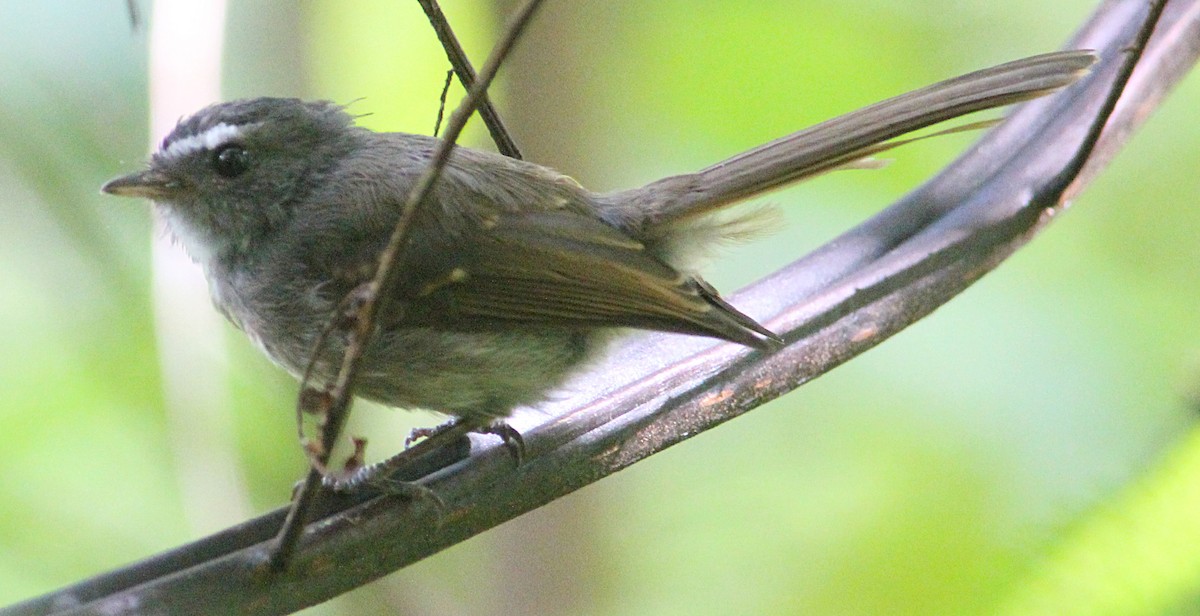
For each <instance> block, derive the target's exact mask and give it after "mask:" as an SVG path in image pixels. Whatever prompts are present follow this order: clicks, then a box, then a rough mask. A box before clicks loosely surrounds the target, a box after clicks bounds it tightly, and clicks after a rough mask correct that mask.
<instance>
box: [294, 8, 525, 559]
mask: <svg viewBox="0 0 1200 616" xmlns="http://www.w3.org/2000/svg"><path fill="white" fill-rule="evenodd" d="M541 4H542V2H541V0H527V1H526V2H525V4H524V5H522V6H521V7H520V8H519V9H517V11H516V13H514V15H513V17H512V19H511V20H510V21H509V24H508V26H507V27H506V28H505V31H504V34H503V35H502V37H501V38H500V40H499V41H497V42H496V45H495V47H493V49H492V53H491V54H490V55H489V56H488V59H487V61H486V62H485V63H484V65H483V69H482V71H481V72H480V74H479V76H478V80H477V81H476V82H475V83H474V84H473V85H472V86H471V87H470V88H469V89H468V90H467V96H466V97H465V98H463V101H462V103H460V104H459V106H458V108H457V109H455V110H454V113H453V114H451V115H450V120H449V121H448V122H447V123H446V134H445V136H444V137H443V138H442V141H441V143H439V144H438V148H437V150H436V151H434V153H433V156H432V157H431V159H430V161H429V163H428V166H427V167H426V169H425V172H424V173H423V174H421V177H420V178H418V179H417V182H416V184H415V185H414V186H413V188H412V190H411V191H410V192H409V194H408V200H407V201H406V202H405V204H404V209H403V210H401V213H400V219H399V220H398V221H397V222H396V227H395V229H394V230H393V231H392V235H391V238H390V239H389V240H388V244H387V247H385V248H384V249H383V252H382V253H380V256H379V267H378V269H377V270H376V272H375V276H374V278H373V279H372V280H371V281H370V282H369V283H367V284H366V286H365V287H360V288H359V289H356V290H355V291H353V293H355V294H359V293H361V296H360V298H361V304H359V306H358V310H357V313H356V315H355V318H354V319H353V320H352V323H353V327H354V329H353V332H352V336H351V338H350V342H349V344H347V346H346V351H345V355H344V356H343V359H342V365H341V368H340V370H339V371H338V375H337V378H336V379H335V381H334V383H333V386H332V388H331V389H330V390H329V391H327V392H326V391H325V390H324V389H321V390H319V391H318V392H317V393H318V394H319V395H321V396H322V397H324V396H325V395H327V396H328V398H327V400H328V410H327V413H326V415H325V422H324V425H323V426H322V431H321V449H320V451H318V452H316V454H315V456H316V463H315V464H313V468H311V469H310V470H309V472H308V475H307V477H305V480H304V485H303V486H302V488H301V490H300V493H299V494H298V495H297V496H296V499H295V500H294V501H293V503H292V509H291V511H290V512H289V513H288V517H287V520H286V521H285V522H284V526H283V528H282V529H280V532H279V539H278V542H277V543H276V546H275V549H274V550H272V552H271V557H270V566H271V568H272V569H274V570H276V571H279V570H282V569H284V568H286V567H287V563H288V562H289V561H290V560H291V557H292V553H293V552H294V550H295V548H296V544H297V541H298V540H299V538H300V533H301V532H302V531H303V528H304V524H305V521H306V520H307V516H308V511H309V510H310V509H311V508H312V506H313V504H314V502H315V501H316V498H317V496H318V494H319V493H320V490H321V480H322V471H321V469H323V468H324V467H325V466H327V465H328V462H329V455H330V453H331V451H332V449H333V444H334V443H335V442H336V441H337V437H338V435H339V434H341V431H342V427H343V426H344V425H345V423H346V420H347V419H348V418H349V416H350V403H351V401H352V399H353V392H354V381H355V377H356V375H357V373H358V369H359V366H360V365H361V363H362V356H363V351H365V350H366V347H367V345H368V344H370V342H371V339H372V335H373V334H374V328H375V325H374V324H375V319H376V315H378V314H379V312H380V311H381V310H382V309H383V308H384V307H385V306H390V305H391V304H390V302H392V297H391V295H392V289H394V288H395V287H396V283H397V281H398V280H399V279H400V275H401V272H403V271H404V268H403V267H399V265H400V264H399V255H400V252H401V250H402V249H403V248H404V247H405V245H407V242H408V235H409V231H410V229H411V228H412V221H413V220H415V218H416V215H417V213H418V212H419V211H420V209H421V208H422V207H423V203H424V202H425V200H426V198H427V197H428V196H429V193H430V191H431V190H432V189H433V185H434V182H436V181H437V178H438V176H439V175H440V174H441V172H442V169H443V168H444V167H445V166H446V162H447V161H449V160H450V152H451V151H453V149H454V143H455V141H457V140H458V137H459V135H460V134H461V133H462V130H463V127H465V126H466V124H467V120H468V119H470V117H471V114H472V113H474V111H475V108H476V106H477V105H478V104H479V103H480V101H482V100H483V99H484V96H485V94H486V92H487V88H488V86H490V85H491V83H492V80H493V79H494V78H495V77H496V72H497V71H499V70H500V65H501V64H502V63H503V62H504V60H505V58H507V57H508V54H509V52H511V51H512V49H513V46H514V45H515V44H516V42H517V40H518V39H519V38H520V36H521V33H522V32H524V30H525V27H526V26H527V25H528V24H529V22H530V20H531V19H532V18H533V15H534V13H535V12H536V11H537V9H538V7H539V6H541ZM333 318H335V319H339V318H343V315H341V314H335V315H334V316H333ZM320 352H321V349H317V350H315V351H314V355H319V354H320ZM311 392H313V389H312V388H311V386H310V385H308V384H307V383H302V384H301V394H300V399H301V400H300V402H299V403H300V404H303V402H304V400H305V398H306V394H309V393H311Z"/></svg>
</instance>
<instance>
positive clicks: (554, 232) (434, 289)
mask: <svg viewBox="0 0 1200 616" xmlns="http://www.w3.org/2000/svg"><path fill="white" fill-rule="evenodd" d="M455 243H456V244H457V245H455V246H447V247H445V250H446V252H441V251H436V253H437V254H455V255H457V256H456V258H455V263H454V264H453V265H452V266H451V267H446V268H442V271H441V273H440V274H439V275H438V276H435V277H432V278H427V280H426V282H424V283H423V284H421V285H419V286H417V287H415V288H414V287H410V289H409V291H408V292H409V293H410V294H411V295H410V298H411V302H412V308H413V309H412V311H411V312H409V319H406V320H412V321H416V322H421V321H426V320H428V321H429V322H431V323H437V324H440V325H442V326H455V327H471V326H472V324H475V323H481V322H495V321H509V322H521V323H530V324H537V323H544V324H553V325H560V326H567V327H580V328H588V327H621V326H625V327H640V328H646V329H658V330H664V331H675V332H682V333H689V334H698V335H704V336H713V337H717V338H723V339H726V340H731V341H734V342H738V343H741V344H746V345H750V346H756V347H762V346H767V345H769V344H770V343H771V342H772V341H774V340H777V339H776V338H775V336H774V334H772V333H771V332H770V331H769V330H767V329H765V328H764V327H762V326H761V325H759V324H758V323H756V322H755V321H754V320H753V319H751V318H750V317H747V316H746V315H744V314H742V313H741V312H738V311H737V310H736V309H734V308H733V307H732V306H730V305H729V304H727V303H726V302H725V301H724V300H722V299H720V298H719V297H718V296H717V295H716V293H715V292H714V291H713V290H712V288H711V287H709V286H708V285H707V284H705V283H704V282H703V281H700V280H698V279H696V278H694V277H692V276H688V275H686V274H683V273H681V272H679V271H677V270H675V269H674V268H672V267H671V266H669V265H667V264H666V263H664V262H662V261H661V260H659V259H658V258H656V257H655V256H654V255H652V254H650V253H648V252H647V251H646V249H645V247H644V246H643V245H642V244H641V243H640V242H638V241H636V240H634V239H633V238H631V237H629V236H627V235H625V234H624V233H622V232H621V231H619V230H617V229H615V228H613V227H611V226H609V225H607V224H605V223H604V222H602V221H600V220H597V219H595V218H592V217H590V216H587V215H584V214H580V213H576V212H571V211H566V210H560V211H551V212H544V211H543V212H533V213H512V214H504V215H501V216H499V217H497V218H495V219H493V220H492V221H490V223H489V224H486V225H482V226H480V227H479V229H478V230H477V231H474V232H472V233H470V234H468V235H466V236H462V237H458V238H456V239H455Z"/></svg>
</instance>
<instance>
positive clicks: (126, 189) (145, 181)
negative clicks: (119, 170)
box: [100, 169, 182, 200]
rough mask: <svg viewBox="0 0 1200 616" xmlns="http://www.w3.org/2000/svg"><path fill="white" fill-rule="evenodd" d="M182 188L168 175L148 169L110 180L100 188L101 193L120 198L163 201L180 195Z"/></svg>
mask: <svg viewBox="0 0 1200 616" xmlns="http://www.w3.org/2000/svg"><path fill="white" fill-rule="evenodd" d="M181 187H182V186H181V184H180V183H179V182H178V181H177V180H174V179H171V178H170V177H168V176H167V174H165V173H163V172H161V171H155V170H154V169H147V170H146V171H139V172H137V173H130V174H129V175H124V176H121V177H119V178H117V179H115V180H110V181H109V182H108V183H107V184H105V185H104V186H101V187H100V191H101V192H105V193H108V194H110V195H117V196H118V197H144V198H146V199H153V200H162V199H168V198H170V197H172V196H173V195H177V194H179V189H180V188H181Z"/></svg>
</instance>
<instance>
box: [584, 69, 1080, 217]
mask: <svg viewBox="0 0 1200 616" xmlns="http://www.w3.org/2000/svg"><path fill="white" fill-rule="evenodd" d="M1095 61H1096V56H1095V55H1094V54H1093V53H1092V52H1090V51H1062V52H1054V53H1047V54H1043V55H1038V56H1032V57H1029V58H1025V59H1022V60H1016V61H1014V62H1008V63H1006V64H1001V65H999V66H994V67H991V68H987V69H983V70H980V71H975V72H973V73H968V74H966V75H962V76H960V77H955V78H953V79H948V80H946V81H942V82H940V83H936V84H933V85H930V86H927V87H924V88H921V89H919V90H914V91H912V92H908V93H906V94H901V95H899V96H896V97H894V98H889V99H887V100H885V101H881V102H878V103H875V104H874V105H870V106H868V107H864V108H862V109H859V110H857V111H852V112H850V113H847V114H845V115H842V116H839V117H836V118H833V119H832V120H828V121H825V122H822V123H820V124H817V125H815V126H811V127H809V128H806V129H804V130H801V131H799V132H796V133H792V134H791V135H788V136H786V137H782V138H779V139H776V140H775V141H771V142H770V143H766V144H764V145H761V146H759V147H757V148H754V149H752V150H748V151H746V152H743V153H741V154H738V155H737V156H734V157H732V158H729V159H726V160H724V161H721V162H719V163H717V164H715V165H712V166H710V167H708V168H706V169H703V170H701V171H698V172H696V173H691V174H686V175H677V176H671V177H667V178H664V179H662V180H658V181H656V182H653V183H650V184H647V185H646V186H643V187H641V188H636V189H633V190H629V191H623V192H620V193H612V194H610V195H607V197H608V199H606V200H607V201H608V204H609V205H610V206H611V207H613V208H615V211H611V212H610V213H611V214H613V215H614V217H615V218H617V219H619V220H620V221H621V222H622V223H625V224H629V223H634V224H635V225H638V226H641V227H642V228H643V229H647V228H653V227H655V226H658V225H661V224H671V223H677V222H680V221H683V220H686V219H689V218H692V217H694V216H697V215H702V214H705V213H708V212H711V211H713V210H715V209H717V208H720V207H722V206H725V205H729V204H731V203H734V202H737V201H741V200H743V199H746V198H748V197H752V196H754V195H758V194H761V193H764V192H767V191H770V190H774V189H777V188H781V187H783V186H785V185H787V184H791V183H793V182H796V181H799V180H803V179H806V178H810V177H813V176H815V175H818V174H821V173H824V172H826V171H830V170H833V169H836V168H839V167H843V166H847V165H851V164H853V163H854V162H855V161H859V160H861V159H863V158H866V157H869V156H871V155H873V154H876V153H878V152H881V151H884V150H887V149H890V148H893V147H896V146H898V145H901V144H903V143H907V142H908V141H907V140H901V141H893V140H894V139H895V138H896V137H899V136H901V135H904V134H905V133H909V132H912V131H915V130H919V129H922V128H925V127H927V126H931V125H933V124H937V123H939V122H943V121H946V120H950V119H952V118H956V117H959V116H962V115H965V114H968V113H972V112H975V111H982V110H985V109H992V108H995V107H1002V106H1004V105H1010V104H1012V103H1017V102H1021V101H1025V100H1029V99H1032V98H1037V97H1039V96H1043V95H1045V94H1049V93H1051V92H1054V91H1057V90H1059V89H1062V88H1064V87H1066V86H1068V85H1070V84H1072V83H1074V82H1075V81H1076V80H1078V79H1079V78H1080V77H1082V76H1083V75H1085V74H1087V72H1088V70H1089V69H1090V67H1091V66H1092V64H1093V63H1095Z"/></svg>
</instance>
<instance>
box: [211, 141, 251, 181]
mask: <svg viewBox="0 0 1200 616" xmlns="http://www.w3.org/2000/svg"><path fill="white" fill-rule="evenodd" d="M212 166H213V169H215V170H216V172H217V173H218V174H220V175H222V176H224V177H227V178H232V177H237V176H239V175H241V174H242V173H244V172H245V171H246V169H249V168H250V153H249V152H247V151H246V148H244V147H242V146H240V145H237V144H228V145H223V146H221V147H220V148H219V149H218V150H217V151H216V152H213V157H212Z"/></svg>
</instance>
